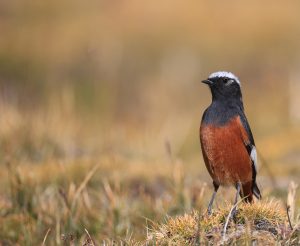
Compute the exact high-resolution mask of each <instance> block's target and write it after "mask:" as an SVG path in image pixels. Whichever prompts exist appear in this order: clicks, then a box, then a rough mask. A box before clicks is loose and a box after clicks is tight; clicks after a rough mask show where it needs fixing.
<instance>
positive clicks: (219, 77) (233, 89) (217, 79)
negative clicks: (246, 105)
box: [202, 72, 242, 100]
mask: <svg viewBox="0 0 300 246" xmlns="http://www.w3.org/2000/svg"><path fill="white" fill-rule="evenodd" d="M202 82H203V83H205V84H207V85H208V86H209V88H210V90H211V94H212V97H213V100H235V99H237V100H241V99H242V93H241V86H240V81H239V79H238V78H237V77H236V76H235V75H234V74H232V73H230V72H215V73H212V74H211V75H209V77H208V79H206V80H203V81H202Z"/></svg>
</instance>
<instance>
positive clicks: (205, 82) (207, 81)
mask: <svg viewBox="0 0 300 246" xmlns="http://www.w3.org/2000/svg"><path fill="white" fill-rule="evenodd" d="M201 82H202V83H204V84H207V85H212V84H213V82H212V81H211V80H209V79H205V80H202V81H201Z"/></svg>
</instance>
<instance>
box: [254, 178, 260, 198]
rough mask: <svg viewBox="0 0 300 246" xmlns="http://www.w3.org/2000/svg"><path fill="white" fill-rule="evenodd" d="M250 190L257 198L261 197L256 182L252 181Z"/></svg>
mask: <svg viewBox="0 0 300 246" xmlns="http://www.w3.org/2000/svg"><path fill="white" fill-rule="evenodd" d="M252 192H253V194H254V196H255V197H256V198H257V199H259V200H260V199H261V194H260V190H259V188H258V186H257V184H256V182H253V185H252Z"/></svg>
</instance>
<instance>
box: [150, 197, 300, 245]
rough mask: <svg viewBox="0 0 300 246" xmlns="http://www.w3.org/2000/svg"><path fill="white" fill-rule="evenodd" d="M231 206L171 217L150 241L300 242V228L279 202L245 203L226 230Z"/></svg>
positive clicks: (154, 232) (187, 243)
mask: <svg viewBox="0 0 300 246" xmlns="http://www.w3.org/2000/svg"><path fill="white" fill-rule="evenodd" d="M230 209H231V207H230V206H228V205H227V206H224V207H221V208H218V209H217V210H216V211H215V212H214V213H213V214H212V215H211V216H208V215H207V214H206V213H204V214H199V212H198V211H193V212H191V213H188V214H184V215H181V216H177V217H175V218H168V219H167V221H166V222H165V223H163V224H161V225H156V229H154V230H153V231H152V232H151V233H150V234H149V237H148V239H149V241H152V242H153V241H155V242H157V243H158V244H159V245H170V244H171V245H178V244H181V245H182V244H184V245H195V244H196V243H200V242H201V243H205V244H207V243H208V244H214V245H215V244H216V245H219V244H232V243H238V244H239V243H242V244H245V243H246V244H247V242H248V243H250V244H251V243H253V242H257V243H258V244H259V245H261V244H264V245H273V244H276V243H281V244H285V243H286V242H291V241H292V240H294V241H293V242H295V243H297V242H298V243H299V242H300V241H299V239H300V231H299V230H298V231H296V232H293V230H292V229H290V228H289V225H288V223H287V216H286V214H285V210H284V208H283V207H282V205H281V203H280V202H279V201H276V202H275V201H261V202H256V203H255V204H241V205H240V206H239V209H238V213H237V216H236V218H235V221H234V222H233V221H232V222H231V223H230V225H229V228H228V229H227V232H226V235H223V233H224V224H225V220H226V218H227V216H228V214H229V211H230Z"/></svg>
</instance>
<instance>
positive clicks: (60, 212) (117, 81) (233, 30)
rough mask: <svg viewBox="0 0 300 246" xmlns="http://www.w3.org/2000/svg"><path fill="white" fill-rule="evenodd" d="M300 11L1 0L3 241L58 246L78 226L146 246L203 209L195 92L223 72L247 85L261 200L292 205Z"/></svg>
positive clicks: (256, 5)
mask: <svg viewBox="0 0 300 246" xmlns="http://www.w3.org/2000/svg"><path fill="white" fill-rule="evenodd" d="M299 8H300V3H299V2H298V1H293V0H289V1H285V2H274V1H271V0H268V1H263V2H261V1H258V0H255V1H251V2H240V1H235V0H230V1H226V2H221V1H205V0H201V1H199V0H198V1H194V0H192V1H189V2H183V1H177V0H173V1H168V0H167V1H146V2H145V1H144V2H143V1H137V0H133V1H118V0H113V1H105V0H91V1H88V2H84V1H79V0H75V1H69V0H59V1H58V0H53V1H34V0H27V1H21V2H20V1H15V0H9V1H8V0H2V1H1V2H0V33H1V37H0V161H1V163H0V180H1V181H0V183H1V187H0V215H1V219H0V222H1V223H0V225H1V226H0V227H2V228H1V230H0V240H2V241H1V242H2V243H4V242H5V243H8V245H10V244H12V245H13V244H14V243H16V242H18V243H19V244H21V245H22V244H26V243H27V244H35V243H41V242H42V241H43V238H44V237H45V235H46V233H47V231H48V230H49V234H47V237H49V238H48V239H47V242H48V243H49V244H51V245H52V244H53V245H54V244H62V243H63V242H64V240H73V239H74V238H75V239H78V240H85V235H86V234H85V231H84V228H87V229H88V230H89V231H90V233H91V235H92V236H93V237H94V238H95V240H98V242H100V241H101V240H107V239H117V240H142V239H144V238H145V237H146V228H147V226H148V222H147V219H149V220H153V221H155V222H159V221H162V220H163V219H164V216H166V215H167V214H169V215H173V214H179V213H182V212H183V211H187V210H190V209H193V208H198V207H202V205H203V206H206V203H207V201H208V197H209V196H210V192H211V191H212V189H211V184H210V178H209V175H208V173H207V171H206V169H205V168H204V164H203V161H202V155H201V151H200V146H199V139H198V127H199V122H200V119H201V116H202V113H203V111H204V110H205V108H206V107H207V106H208V105H209V103H210V101H211V96H210V92H209V89H208V88H207V87H206V86H204V85H203V84H201V83H200V81H201V80H202V79H204V78H207V77H208V75H209V74H210V73H211V72H214V71H218V70H228V71H231V72H233V73H234V74H236V75H237V76H238V77H239V78H240V80H241V83H242V90H243V97H244V104H245V110H246V114H247V116H248V120H249V122H250V125H251V127H252V132H253V134H254V137H255V140H256V145H257V148H258V151H259V152H260V173H259V178H258V180H259V181H258V182H259V185H260V186H261V187H262V188H261V189H262V192H263V195H264V196H265V197H271V196H275V197H281V198H283V199H285V196H286V190H287V186H288V183H289V181H290V180H293V179H294V180H298V179H299V175H300V166H299V162H300V108H299V106H300V96H299V93H300V71H299V67H300V52H299V48H300V15H299ZM204 190H205V192H204ZM222 192H223V195H224V194H225V190H223V191H222ZM201 194H202V195H201ZM229 194H230V195H229V196H228V197H227V198H228V200H230V199H231V200H232V196H231V195H232V194H233V193H229ZM202 198H203V199H202ZM222 200H224V199H223V198H222V195H220V197H219V202H220V203H221V202H222ZM202 201H203V204H202ZM298 202H299V201H298ZM201 204H202V205H201ZM20 222H21V223H20ZM48 235H49V236H48ZM75 239H74V240H75Z"/></svg>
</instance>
